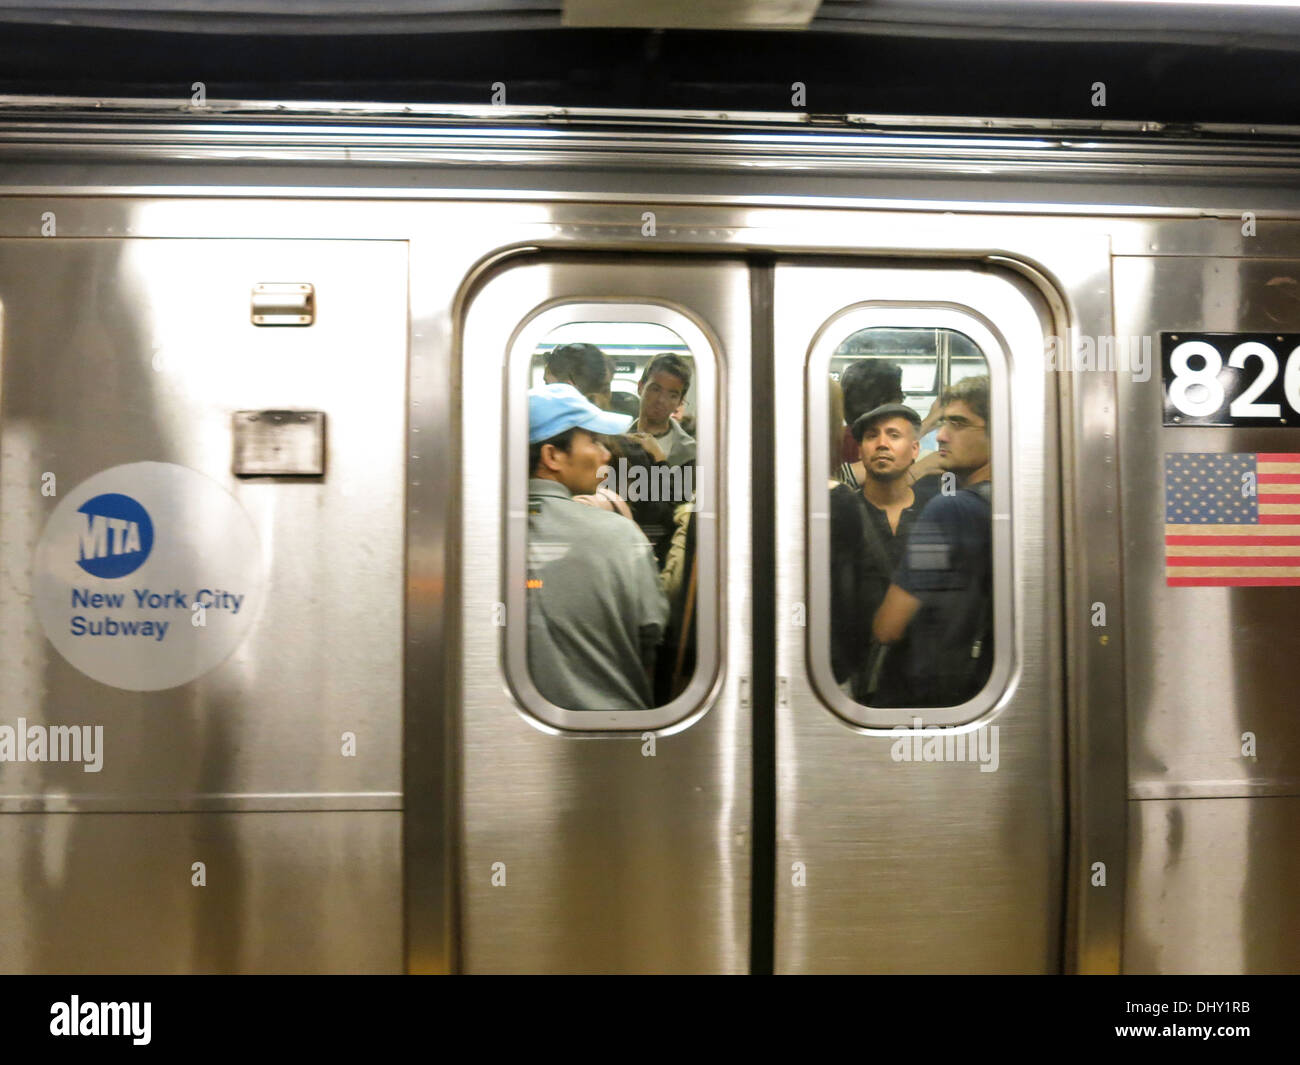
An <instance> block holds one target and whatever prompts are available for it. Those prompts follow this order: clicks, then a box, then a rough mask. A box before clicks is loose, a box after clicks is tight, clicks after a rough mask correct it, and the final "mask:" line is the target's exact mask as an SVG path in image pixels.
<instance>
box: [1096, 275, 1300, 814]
mask: <svg viewBox="0 0 1300 1065" xmlns="http://www.w3.org/2000/svg"><path fill="white" fill-rule="evenodd" d="M1294 291H1300V264H1297V263H1296V262H1293V261H1277V260H1272V261H1270V260H1248V259H1197V258H1160V259H1156V258H1141V259H1138V258H1134V259H1118V260H1116V263H1115V292H1116V333H1117V334H1118V335H1119V336H1121V337H1129V336H1132V337H1149V338H1150V346H1151V351H1152V364H1151V365H1150V366H1149V367H1148V369H1149V376H1146V374H1144V373H1136V374H1135V373H1131V372H1130V373H1123V372H1121V373H1119V374H1118V375H1117V376H1118V380H1119V386H1120V400H1121V406H1120V443H1121V449H1122V450H1121V462H1122V469H1123V474H1124V476H1123V492H1124V586H1125V612H1126V617H1127V619H1128V622H1127V631H1126V646H1127V659H1128V661H1129V662H1131V663H1133V664H1134V666H1135V668H1132V669H1130V670H1129V671H1128V686H1129V698H1128V705H1129V708H1130V714H1129V795H1130V796H1131V797H1133V798H1170V799H1172V798H1180V797H1190V796H1223V797H1228V796H1234V795H1241V796H1245V795H1268V794H1273V795H1287V794H1290V795H1294V794H1296V793H1297V792H1300V718H1298V717H1297V716H1296V713H1295V681H1294V671H1293V669H1292V668H1291V664H1292V663H1294V662H1295V661H1296V659H1297V658H1300V629H1297V627H1296V625H1295V602H1296V598H1295V591H1294V589H1291V588H1281V587H1279V588H1269V587H1257V588H1252V587H1245V588H1227V587H1173V588H1171V587H1168V586H1167V585H1166V582H1165V541H1164V535H1165V513H1164V481H1163V478H1164V456H1165V454H1166V453H1170V452H1207V453H1226V452H1287V451H1296V450H1300V445H1298V444H1297V436H1296V433H1295V430H1289V429H1285V428H1278V429H1259V428H1250V429H1246V428H1219V427H1202V426H1198V427H1186V428H1183V427H1169V428H1165V427H1164V426H1163V425H1162V420H1163V418H1162V399H1161V395H1162V381H1161V373H1160V342H1159V334H1160V333H1161V332H1177V331H1179V330H1186V331H1192V332H1259V331H1267V330H1270V329H1272V330H1278V331H1285V330H1286V329H1287V328H1288V327H1289V328H1291V329H1294V328H1295V327H1296V322H1297V321H1300V319H1298V318H1297V317H1296V310H1295V298H1294V296H1292V295H1291V293H1292V292H1294ZM1142 377H1146V379H1145V380H1139V378H1142ZM1139 666H1140V668H1138V667H1139ZM1246 733H1251V734H1253V736H1254V750H1253V754H1251V753H1246V752H1248V751H1249V744H1248V740H1247V738H1246V735H1245V734H1246Z"/></svg>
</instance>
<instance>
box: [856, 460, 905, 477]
mask: <svg viewBox="0 0 1300 1065" xmlns="http://www.w3.org/2000/svg"><path fill="white" fill-rule="evenodd" d="M885 457H886V456H884V455H877V456H873V457H872V460H871V462H874V461H875V460H876V458H885ZM889 457H891V458H892V456H889ZM871 462H864V463H863V464H862V465H863V468H864V469H865V470H866V471H867V476H868V477H870V478H871V479H872V480H873V481H896V480H898V479H899V478H900V477H902V476H903V474H905V473H906V472H907V471H908V470H909V469H910V468H911V463H908V465H906V466H903V467H901V468H898V467H894V468H891V469H888V470H884V471H881V472H879V473H878V472H876V471H875V470H873V469H872V468H871Z"/></svg>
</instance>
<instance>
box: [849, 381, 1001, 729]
mask: <svg viewBox="0 0 1300 1065" xmlns="http://www.w3.org/2000/svg"><path fill="white" fill-rule="evenodd" d="M941 402H942V417H941V418H940V420H939V425H940V428H939V433H938V437H937V441H938V444H939V451H938V454H939V463H940V465H941V468H942V469H943V471H944V475H945V477H946V476H947V474H952V475H953V478H952V484H951V485H949V486H945V489H944V491H942V492H941V493H940V494H939V495H937V496H935V497H934V498H933V499H931V500H930V502H929V503H928V504H927V505H926V507H925V509H924V511H922V513H921V516H920V519H919V520H918V521H917V522H916V524H915V526H914V528H913V529H912V533H911V537H910V539H909V541H908V544H907V547H906V550H905V551H904V553H903V560H902V564H901V565H900V566H899V567H898V570H897V571H896V572H895V574H894V579H893V583H892V584H891V585H890V586H889V590H888V591H887V592H886V594H885V597H884V601H883V602H882V603H881V605H880V608H879V610H878V611H877V612H876V615H875V621H874V624H873V632H874V636H875V638H876V640H877V641H879V642H880V643H881V644H886V645H896V646H897V647H898V648H899V650H900V651H901V650H902V647H903V644H902V641H903V640H904V637H906V638H907V650H906V652H905V653H903V654H900V656H899V657H900V658H902V659H903V665H904V669H903V671H902V677H901V680H902V684H903V687H902V689H900V690H893V689H892V686H891V689H889V690H885V691H883V692H882V696H883V697H884V698H885V699H887V700H888V701H887V702H884V703H881V704H880V705H891V706H903V705H910V706H955V705H958V704H960V703H963V702H965V701H966V700H968V699H970V698H972V697H974V696H975V695H976V694H977V693H978V692H979V691H980V689H981V688H983V686H984V684H985V682H986V681H987V680H988V677H989V673H990V670H991V668H992V662H993V595H992V576H993V552H992V540H993V536H992V454H991V447H990V432H989V379H988V377H986V376H981V377H968V378H965V379H963V380H961V381H959V382H957V383H956V384H955V385H953V386H952V387H951V388H949V389H948V390H947V391H946V392H945V393H944V394H943V396H942V397H941ZM949 487H951V488H953V489H955V490H953V491H951V492H949V491H948V488H949ZM891 653H892V651H891ZM882 687H883V685H882Z"/></svg>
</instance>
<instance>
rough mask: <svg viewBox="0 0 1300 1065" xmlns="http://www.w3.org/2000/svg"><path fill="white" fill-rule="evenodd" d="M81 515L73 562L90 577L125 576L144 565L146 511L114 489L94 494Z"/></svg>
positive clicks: (149, 534)
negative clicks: (104, 493) (97, 494)
mask: <svg viewBox="0 0 1300 1065" xmlns="http://www.w3.org/2000/svg"><path fill="white" fill-rule="evenodd" d="M77 513H78V514H80V515H81V525H80V526H79V528H78V532H79V533H80V538H79V544H78V548H79V551H78V556H77V565H78V566H80V567H81V568H82V569H84V570H85V571H86V572H87V573H89V574H90V575H91V576H94V577H107V578H112V577H125V576H126V575H127V574H128V573H134V572H135V571H136V570H138V569H139V568H140V567H141V566H143V565H144V562H145V559H147V558H148V557H149V552H150V550H152V548H153V522H152V521H151V520H150V518H149V512H148V511H146V510H145V509H144V507H142V506H141V505H140V504H139V503H137V502H136V501H135V500H134V499H132V498H131V497H130V496H124V495H121V494H120V493H117V492H110V493H108V494H107V495H100V496H95V498H94V499H89V500H87V501H86V502H85V503H83V504H82V505H81V506H80V507H78V508H77Z"/></svg>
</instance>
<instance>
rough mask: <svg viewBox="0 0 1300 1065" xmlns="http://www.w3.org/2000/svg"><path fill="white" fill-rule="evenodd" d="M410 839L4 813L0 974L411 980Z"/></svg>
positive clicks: (324, 816) (394, 828) (389, 820)
mask: <svg viewBox="0 0 1300 1065" xmlns="http://www.w3.org/2000/svg"><path fill="white" fill-rule="evenodd" d="M401 831H402V825H401V814H399V813H396V812H382V811H370V812H357V811H351V812H348V811H335V812H329V813H322V812H317V813H288V812H277V813H249V812H243V813H201V814H97V815H94V816H91V815H88V814H81V815H77V814H16V813H14V814H0V854H4V855H6V856H7V860H6V861H5V862H4V863H2V864H0V915H3V917H2V920H3V927H4V928H5V930H6V932H5V935H3V936H0V972H7V973H13V972H22V973H122V974H130V973H396V972H400V971H401V968H402V896H401V892H400V890H398V885H399V884H400V882H401ZM199 862H201V863H202V869H197V868H196V867H195V863H199ZM200 876H201V878H202V880H203V883H202V884H201V885H200V884H198V883H196V881H197V880H198V879H199V878H200Z"/></svg>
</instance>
